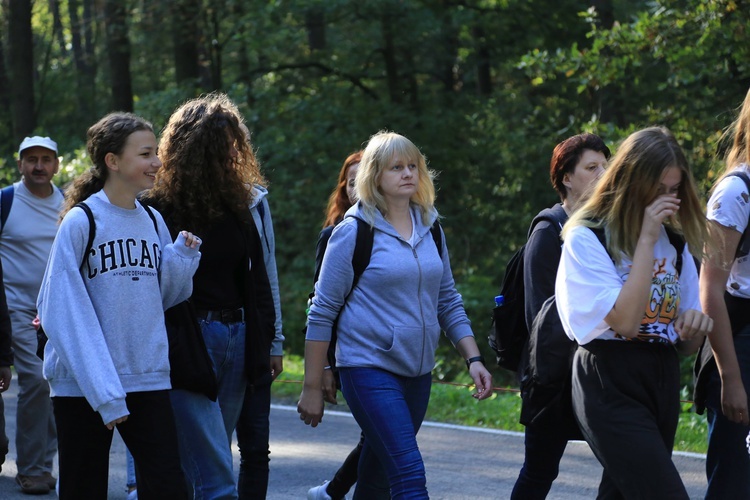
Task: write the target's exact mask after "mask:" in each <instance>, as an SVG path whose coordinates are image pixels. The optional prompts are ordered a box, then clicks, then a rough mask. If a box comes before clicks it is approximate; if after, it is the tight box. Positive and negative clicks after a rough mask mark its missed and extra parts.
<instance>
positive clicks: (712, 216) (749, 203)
mask: <svg viewBox="0 0 750 500" xmlns="http://www.w3.org/2000/svg"><path fill="white" fill-rule="evenodd" d="M748 216H750V194H748V192H747V186H746V185H745V182H744V181H743V180H742V179H740V178H739V177H737V176H730V177H725V178H724V179H722V180H721V182H719V184H718V185H717V186H716V189H715V190H714V192H713V194H712V195H711V199H709V200H708V210H707V213H706V217H707V218H708V220H712V221H715V222H718V223H719V224H721V225H722V226H724V227H728V228H730V229H734V230H736V231H737V232H739V233H742V232H744V231H745V228H746V227H747V222H748Z"/></svg>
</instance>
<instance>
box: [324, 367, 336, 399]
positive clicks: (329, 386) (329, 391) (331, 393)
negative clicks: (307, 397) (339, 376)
mask: <svg viewBox="0 0 750 500" xmlns="http://www.w3.org/2000/svg"><path fill="white" fill-rule="evenodd" d="M323 400H324V401H325V402H326V403H331V404H332V405H337V404H339V402H338V401H336V377H334V376H333V370H323Z"/></svg>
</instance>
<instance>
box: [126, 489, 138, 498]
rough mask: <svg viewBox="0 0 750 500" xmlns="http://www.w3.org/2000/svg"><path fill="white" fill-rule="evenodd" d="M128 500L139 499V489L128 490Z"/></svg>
mask: <svg viewBox="0 0 750 500" xmlns="http://www.w3.org/2000/svg"><path fill="white" fill-rule="evenodd" d="M128 500H138V490H137V489H135V490H133V491H129V492H128Z"/></svg>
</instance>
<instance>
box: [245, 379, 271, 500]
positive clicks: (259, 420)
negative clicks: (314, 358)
mask: <svg viewBox="0 0 750 500" xmlns="http://www.w3.org/2000/svg"><path fill="white" fill-rule="evenodd" d="M271 382H272V378H271V372H268V374H267V376H265V377H263V379H261V380H259V381H258V382H256V383H255V384H254V385H253V386H252V387H248V389H247V391H245V403H244V405H243V406H242V414H241V415H240V419H239V421H238V422H237V446H238V447H239V449H240V476H239V481H238V483H237V489H238V492H239V496H240V498H241V499H243V500H244V499H249V498H259V499H264V498H266V493H267V492H268V462H269V458H268V455H269V454H270V450H269V448H268V440H269V437H270V436H269V434H270V429H269V421H268V419H269V416H270V413H271Z"/></svg>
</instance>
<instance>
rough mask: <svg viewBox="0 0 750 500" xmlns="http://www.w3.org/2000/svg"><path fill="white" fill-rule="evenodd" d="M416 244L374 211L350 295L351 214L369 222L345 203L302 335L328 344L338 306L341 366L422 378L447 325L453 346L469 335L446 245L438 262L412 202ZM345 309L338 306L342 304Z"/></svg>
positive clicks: (353, 227)
mask: <svg viewBox="0 0 750 500" xmlns="http://www.w3.org/2000/svg"><path fill="white" fill-rule="evenodd" d="M412 214H413V219H414V221H415V225H414V233H415V237H414V238H413V242H414V247H412V246H411V244H410V242H408V241H406V240H404V239H403V238H401V236H400V235H399V234H398V232H397V231H396V230H395V228H394V227H393V226H392V225H391V224H390V223H389V222H387V221H386V220H385V219H384V218H383V216H382V214H380V212H377V214H376V218H375V226H374V238H373V247H372V255H371V258H370V264H369V265H368V266H367V268H366V269H365V271H364V272H363V273H362V276H361V277H360V278H359V280H358V282H357V285H356V287H355V289H354V290H352V293H351V295H349V297H348V298H347V294H349V290H350V289H351V286H352V281H353V279H354V270H353V268H352V256H353V254H354V247H355V243H356V239H357V223H356V221H355V220H354V217H358V218H360V219H362V220H366V219H365V217H364V215H363V213H362V212H361V210H360V207H359V204H355V205H354V206H353V207H352V208H350V209H349V210H348V211H347V213H346V216H345V218H344V220H343V221H342V222H341V223H340V224H338V225H337V226H336V228H335V229H334V230H333V234H332V235H331V239H330V241H329V242H328V248H327V249H326V252H325V256H324V257H323V265H322V267H321V271H320V277H319V279H318V282H317V283H316V284H315V297H313V302H312V306H311V308H310V315H309V323H308V326H307V337H306V338H307V340H318V341H330V339H331V327H332V324H333V322H334V320H335V319H336V316H337V314H338V313H339V310H341V315H340V317H339V320H338V326H337V330H336V332H337V335H338V340H337V344H336V364H337V365H338V366H339V367H340V368H346V367H368V368H381V369H384V370H388V371H390V372H392V373H395V374H397V375H403V376H408V377H415V376H419V375H424V374H425V373H428V372H430V371H431V370H432V368H433V367H434V365H435V350H436V348H437V345H438V340H439V337H440V330H441V328H442V330H444V331H445V332H446V335H447V336H448V338H449V339H450V340H451V342H453V344H454V345H455V344H456V343H458V341H460V340H461V339H462V338H464V337H467V336H470V335H473V333H472V331H471V323H470V322H469V319H468V317H467V316H466V312H465V311H464V306H463V302H462V300H461V295H460V294H459V293H458V292H457V291H456V287H455V283H454V281H453V273H452V272H451V267H450V258H449V256H448V248H447V246H446V244H445V238H443V251H442V259H441V257H440V254H439V253H438V250H437V248H436V247H435V243H434V240H433V238H432V236H431V235H430V226H431V225H432V222H433V221H434V220H435V219H436V218H437V212H433V213H432V214H431V217H430V221H429V224H425V223H423V221H422V217H421V216H420V215H419V213H418V210H417V209H416V208H414V207H412ZM342 306H343V309H342Z"/></svg>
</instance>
